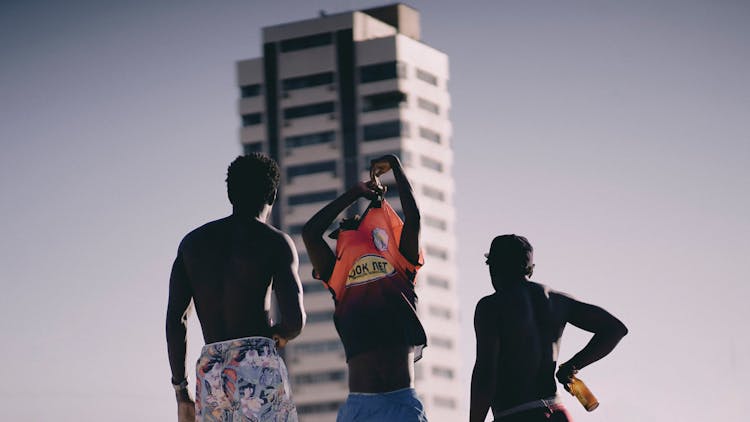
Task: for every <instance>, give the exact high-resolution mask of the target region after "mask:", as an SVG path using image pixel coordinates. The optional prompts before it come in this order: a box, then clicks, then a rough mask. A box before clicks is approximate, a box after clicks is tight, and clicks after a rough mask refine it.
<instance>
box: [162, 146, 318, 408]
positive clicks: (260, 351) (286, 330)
mask: <svg viewBox="0 0 750 422" xmlns="http://www.w3.org/2000/svg"><path fill="white" fill-rule="evenodd" d="M278 182H279V168H278V165H277V164H276V162H274V161H273V160H272V159H270V158H269V157H267V156H265V155H263V154H248V155H245V156H241V157H237V159H236V160H234V161H233V162H232V164H231V165H230V166H229V169H228V171H227V193H228V196H229V201H230V202H231V203H232V215H230V216H229V217H225V218H222V219H220V220H216V221H212V222H210V223H207V224H205V225H203V226H201V227H199V228H197V229H195V230H193V231H192V232H190V233H189V234H188V235H187V236H185V237H184V238H183V240H182V242H181V243H180V246H179V248H178V251H177V258H176V259H175V261H174V264H173V265H172V273H171V276H170V280H169V303H168V305H167V318H166V334H167V349H168V354H169V365H170V368H171V370H172V384H173V386H174V389H175V393H176V399H177V405H178V420H179V421H180V422H183V421H191V422H193V421H195V420H196V416H197V420H201V421H202V420H204V419H203V417H205V418H208V419H206V420H212V419H210V418H211V417H212V416H211V415H212V414H215V413H216V414H228V415H230V416H231V415H234V414H236V415H234V416H238V417H239V416H242V417H244V418H254V419H253V420H256V419H257V418H258V417H259V414H260V413H262V414H264V415H266V416H264V418H268V417H275V416H279V417H282V416H283V417H287V416H289V417H293V418H294V419H290V420H296V411H295V410H294V404H293V403H292V401H291V394H290V391H289V388H288V385H286V383H287V382H288V381H287V380H286V378H287V375H286V366H285V365H284V363H283V360H282V359H281V357H280V355H279V354H278V353H277V351H276V347H283V346H284V345H285V344H286V341H287V340H289V339H291V338H294V337H296V336H297V335H299V333H300V331H301V330H302V327H303V326H304V321H305V313H304V309H303V306H302V285H301V283H300V281H299V276H298V275H297V271H298V265H299V263H298V258H297V251H296V249H295V247H294V244H293V243H292V241H291V239H290V238H289V236H287V235H286V234H284V233H283V232H281V231H279V230H277V229H275V228H273V227H271V226H269V225H268V224H266V219H267V218H268V215H269V214H270V211H271V207H272V206H273V204H274V201H275V199H276V193H277V188H278ZM271 289H273V292H274V293H275V295H276V299H277V303H278V309H279V314H280V321H279V322H278V323H276V324H273V325H272V322H271V321H270V319H269V310H270V304H271ZM191 302H192V303H194V304H195V308H196V311H197V314H198V319H199V321H200V324H201V328H202V330H203V338H204V340H205V342H206V343H207V345H206V346H204V348H203V350H202V352H201V359H199V362H198V365H197V368H196V372H197V378H198V379H197V380H196V381H197V382H196V398H197V403H194V402H193V400H192V398H191V397H190V393H189V389H188V382H187V377H186V373H185V354H186V338H187V327H186V322H187V316H188V313H189V310H190V304H191ZM271 338H273V340H271ZM274 341H275V343H274ZM274 346H276V347H274ZM229 350H232V353H233V355H232V356H230V355H228V354H226V353H225V352H227V351H229ZM251 350H252V353H250V351H251ZM250 355H252V356H255V357H256V358H258V359H261V360H264V364H265V365H266V366H267V367H273V368H276V371H277V374H275V376H274V377H270V378H269V377H265V378H264V379H263V380H255V379H254V378H253V377H254V375H253V374H254V373H255V372H253V371H252V370H250V369H252V368H250V367H252V365H256V364H258V362H259V360H258V359H255V360H251V359H246V357H247V356H250ZM219 365H224V368H225V369H227V370H229V371H230V372H233V373H235V374H236V376H239V375H240V373H241V372H243V371H245V372H248V371H249V372H248V373H246V374H245V376H244V377H239V378H237V379H230V378H226V377H223V376H222V375H221V374H218V375H217V369H216V368H219ZM248 368H250V369H248ZM256 372H257V371H256ZM276 375H277V376H276ZM269 379H274V380H275V381H274V382H275V383H276V384H278V385H276V384H273V385H270V384H269V385H265V384H267V381H268V380H269ZM234 382H242V385H240V386H239V387H240V388H244V389H247V390H248V391H252V392H253V393H252V394H261V393H262V394H265V395H266V396H267V397H265V398H266V399H265V400H261V401H262V402H263V403H266V404H267V405H270V404H269V403H271V402H272V401H274V402H275V404H274V406H275V410H273V411H271V410H270V409H265V408H263V409H259V408H258V406H255V405H253V406H250V407H248V406H247V404H248V403H247V401H248V400H250V401H252V400H255V399H258V400H260V399H259V398H258V397H251V396H249V395H247V394H246V395H243V396H241V397H240V399H239V401H237V400H235V399H237V398H236V397H235V398H232V399H231V400H229V399H227V398H226V397H218V396H216V395H217V394H221V392H222V391H224V390H226V391H229V390H233V389H236V388H238V385H235V384H233V383H234ZM212 383H213V385H214V387H216V384H222V385H223V384H227V385H223V386H222V388H213V389H212V388H206V389H202V386H203V385H204V384H207V385H211V384H212ZM229 384H232V385H229ZM252 394H251V395H252ZM270 396H273V397H272V398H273V400H271V399H269V398H268V397H270ZM242 400H245V402H242ZM253 403H254V402H253ZM259 412H260V413H259ZM290 415H291V416H290ZM234 416H232V417H234ZM262 420H266V419H262ZM285 420H286V419H285Z"/></svg>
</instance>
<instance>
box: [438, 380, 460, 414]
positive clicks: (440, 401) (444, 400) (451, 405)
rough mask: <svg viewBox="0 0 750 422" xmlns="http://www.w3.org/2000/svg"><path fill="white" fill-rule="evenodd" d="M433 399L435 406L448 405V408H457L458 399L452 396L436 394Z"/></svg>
mask: <svg viewBox="0 0 750 422" xmlns="http://www.w3.org/2000/svg"><path fill="white" fill-rule="evenodd" d="M451 378H452V377H451ZM433 400H434V401H435V406H437V407H446V408H449V409H455V408H456V400H454V399H451V398H448V397H439V396H435V398H434V399H433Z"/></svg>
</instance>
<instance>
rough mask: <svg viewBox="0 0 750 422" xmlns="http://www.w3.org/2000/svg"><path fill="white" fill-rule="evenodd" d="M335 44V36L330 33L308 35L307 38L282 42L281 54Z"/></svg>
mask: <svg viewBox="0 0 750 422" xmlns="http://www.w3.org/2000/svg"><path fill="white" fill-rule="evenodd" d="M331 43H333V35H332V34H331V33H330V32H324V33H321V34H315V35H308V36H306V37H298V38H290V39H288V40H283V41H281V52H282V53H288V52H290V51H297V50H304V49H306V48H313V47H320V46H324V45H329V44H331Z"/></svg>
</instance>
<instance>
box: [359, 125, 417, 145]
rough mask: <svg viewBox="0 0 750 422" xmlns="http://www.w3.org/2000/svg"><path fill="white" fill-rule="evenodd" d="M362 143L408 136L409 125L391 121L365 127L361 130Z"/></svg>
mask: <svg viewBox="0 0 750 422" xmlns="http://www.w3.org/2000/svg"><path fill="white" fill-rule="evenodd" d="M363 132H364V134H363V140H364V141H377V140H379V139H388V138H398V137H401V136H409V135H408V133H409V125H408V124H407V123H406V122H402V121H400V120H391V121H389V122H382V123H374V124H371V125H365V126H364V128H363Z"/></svg>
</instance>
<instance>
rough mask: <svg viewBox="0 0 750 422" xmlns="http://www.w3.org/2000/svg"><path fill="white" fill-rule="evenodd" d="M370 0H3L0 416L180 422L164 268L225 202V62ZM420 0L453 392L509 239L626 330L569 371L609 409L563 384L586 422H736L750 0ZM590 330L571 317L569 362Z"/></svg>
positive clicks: (230, 76) (745, 243)
mask: <svg viewBox="0 0 750 422" xmlns="http://www.w3.org/2000/svg"><path fill="white" fill-rule="evenodd" d="M379 4H382V2H379V1H334V0H330V1H325V0H324V1H318V2H316V3H315V5H312V4H310V3H309V2H303V1H297V2H295V1H285V0H278V1H273V2H270V1H269V2H250V1H243V2H241V1H226V2H199V1H180V2H177V1H148V2H146V1H132V2H98V1H77V0H75V1H68V2H41V1H23V2H20V1H5V2H3V3H2V4H0V148H1V149H0V198H1V199H0V216H1V217H2V218H0V287H2V290H1V291H2V293H1V294H0V338H1V339H2V347H0V361H2V362H4V363H5V366H4V371H3V372H4V382H3V383H2V384H0V406H2V408H3V409H4V410H3V413H4V417H6V418H8V420H15V421H42V420H50V419H53V418H54V419H61V420H109V421H114V422H117V421H130V420H142V421H150V420H170V419H172V418H174V416H173V415H174V413H175V405H174V402H173V400H174V399H173V393H172V389H171V387H170V386H169V377H170V373H169V367H168V362H167V355H166V345H165V340H164V314H165V310H166V298H167V281H168V273H169V270H170V266H171V262H172V260H173V259H174V255H175V252H176V247H177V244H178V242H179V241H180V239H181V238H182V236H183V235H184V234H185V233H187V232H188V231H189V230H191V229H192V228H194V227H196V226H198V225H200V224H202V223H203V222H205V221H208V220H212V219H216V218H219V217H222V216H225V215H227V214H228V213H229V212H230V211H231V209H230V206H229V203H228V201H227V200H226V195H225V186H224V175H225V172H226V166H227V165H228V163H229V162H230V161H231V160H232V159H233V158H234V157H235V156H236V155H237V154H239V153H240V147H239V141H238V131H239V126H240V121H239V118H238V116H237V115H236V109H235V107H236V102H237V98H238V90H237V88H236V87H235V84H234V63H235V61H236V60H239V59H245V58H252V57H258V56H259V55H260V54H261V53H260V45H261V41H260V29H261V28H262V27H263V26H268V25H273V24H277V23H282V22H289V21H294V20H300V19H306V18H312V17H315V16H317V14H318V10H320V9H325V10H326V11H328V12H329V13H334V12H341V11H345V10H353V9H359V8H365V7H371V6H375V5H379ZM409 4H410V5H412V6H414V7H416V8H417V9H419V11H420V12H421V16H422V36H423V41H424V42H426V43H427V44H429V45H431V46H433V47H435V48H438V49H440V50H441V51H444V52H445V53H447V54H448V55H449V57H450V67H451V80H450V82H449V90H450V93H451V97H452V108H451V110H450V115H451V119H452V122H453V126H454V136H453V140H452V141H453V147H454V153H455V167H454V169H453V172H454V176H455V179H456V197H455V203H456V207H457V215H458V224H457V228H456V233H457V237H458V252H457V254H458V255H457V258H456V259H457V263H458V268H459V281H458V290H459V295H460V296H459V297H460V304H461V310H460V316H461V327H462V338H461V344H462V347H463V353H464V360H463V369H462V373H461V377H462V379H463V381H464V382H465V383H466V385H467V387H466V393H465V396H466V397H467V398H468V380H469V376H470V375H469V374H470V370H471V365H472V364H473V357H474V350H473V347H474V337H473V332H472V327H471V321H472V317H473V308H474V305H475V304H476V302H477V300H478V299H479V298H480V297H482V296H483V295H486V294H489V293H491V286H490V282H489V276H488V274H487V269H486V267H485V265H484V263H483V262H484V260H483V257H482V253H483V252H485V251H486V250H487V248H488V247H489V243H490V241H491V239H492V237H493V236H494V235H496V234H501V233H518V234H523V235H525V236H527V237H528V238H529V240H530V241H531V243H532V244H533V245H534V247H535V252H536V255H535V260H536V271H535V275H534V279H535V280H537V281H540V282H543V283H547V284H549V285H550V286H552V287H553V288H556V289H559V290H562V291H565V292H568V293H570V294H572V295H574V296H576V297H578V298H579V299H581V300H584V301H587V302H591V303H595V304H598V305H600V306H603V307H605V308H606V309H608V310H609V311H611V312H612V313H613V314H615V315H616V316H618V317H619V318H620V319H621V320H622V321H623V322H625V324H626V325H627V326H628V328H629V329H630V334H629V335H628V336H627V337H625V339H623V341H622V342H621V344H620V345H619V346H618V348H617V349H615V351H614V352H613V353H612V354H611V355H610V356H608V357H607V358H605V359H604V360H602V361H600V362H597V363H595V364H593V365H592V366H591V367H589V368H586V369H585V370H584V371H582V372H581V374H580V375H581V378H583V379H584V380H585V381H586V382H587V384H588V385H589V386H590V387H591V389H592V390H593V391H594V393H595V394H597V396H598V397H599V400H600V402H601V403H602V405H601V407H600V408H599V409H597V410H596V411H595V412H594V413H591V414H587V413H586V412H585V411H583V410H582V408H580V406H579V405H578V404H577V403H576V402H575V401H574V399H573V398H571V397H569V396H565V397H564V400H565V402H566V404H567V405H568V407H569V408H570V410H571V412H572V413H573V416H574V417H575V418H576V420H579V421H608V422H618V421H633V420H642V421H650V420H659V421H684V420H696V421H697V420H722V421H741V420H743V419H744V418H743V417H742V416H744V413H745V406H744V403H745V402H746V397H747V395H748V394H750V387H748V378H749V377H750V358H749V356H750V339H749V338H748V336H747V333H748V329H747V326H746V321H749V320H750V310H749V308H750V307H748V305H747V299H748V297H749V296H750V283H748V282H750V277H749V276H748V272H747V269H746V268H745V263H747V262H748V260H747V257H748V255H750V240H748V239H750V222H748V215H750V192H749V190H750V189H748V182H749V181H750V48H748V45H750V26H749V25H747V22H748V21H749V20H750V3H748V2H743V1H729V0H719V1H695V0H684V1H676V0H675V1H671V0H652V1H641V0H632V1H627V2H622V1H612V0H602V1H596V2H593V1H583V0H571V1H536V0H531V1H520V0H518V1H515V0H514V1H472V2H448V1H436V0H431V1H413V2H409ZM190 336H191V337H190V339H191V342H190V353H191V354H190V355H189V361H192V360H194V356H195V354H196V353H197V350H198V349H199V348H200V346H201V341H202V339H201V338H200V333H199V331H198V330H197V325H196V321H195V320H194V319H193V320H191V330H190ZM587 339H588V335H586V334H585V333H583V332H581V331H580V330H577V329H575V328H574V327H571V328H569V329H568V330H566V334H565V336H564V338H563V344H562V349H561V358H563V359H565V358H568V357H570V356H572V355H573V354H574V353H575V352H576V351H577V350H578V349H579V348H580V347H582V346H583V345H584V344H585V342H586V341H587ZM426 352H428V351H426ZM189 370H190V369H189ZM40 403H41V404H40Z"/></svg>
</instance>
